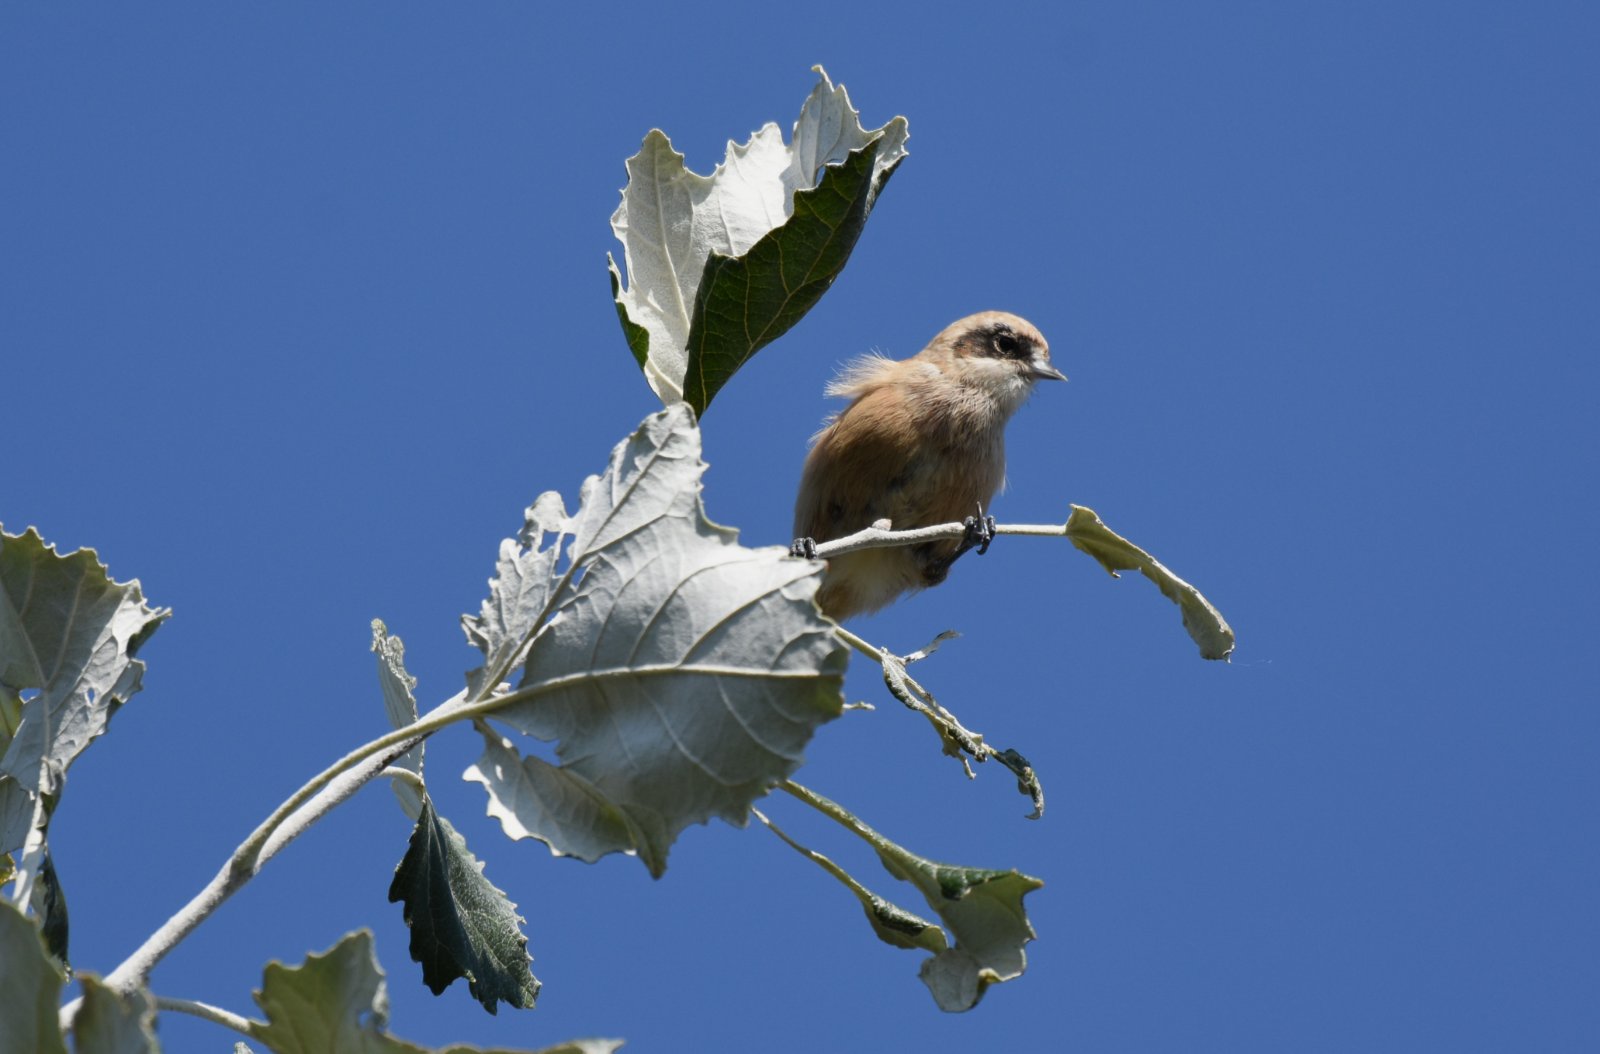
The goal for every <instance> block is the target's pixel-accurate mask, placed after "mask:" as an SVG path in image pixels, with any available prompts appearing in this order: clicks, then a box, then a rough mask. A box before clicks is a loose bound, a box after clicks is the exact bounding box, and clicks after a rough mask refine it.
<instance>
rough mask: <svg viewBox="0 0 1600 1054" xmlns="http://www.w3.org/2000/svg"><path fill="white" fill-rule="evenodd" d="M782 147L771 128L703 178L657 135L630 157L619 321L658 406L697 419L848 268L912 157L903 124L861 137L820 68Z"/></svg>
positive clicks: (620, 231) (843, 96)
mask: <svg viewBox="0 0 1600 1054" xmlns="http://www.w3.org/2000/svg"><path fill="white" fill-rule="evenodd" d="M814 69H815V71H816V73H817V75H818V77H819V82H818V84H817V86H816V88H815V89H813V90H812V92H811V95H810V97H808V98H807V99H806V102H805V105H804V106H803V107H802V108H801V111H800V117H799V119H798V120H797V121H796V122H795V126H794V134H793V143H792V145H789V146H785V144H784V142H783V134H782V132H780V131H779V129H778V126H777V125H776V124H773V123H768V124H766V125H764V126H763V127H762V128H761V129H760V130H759V131H757V132H756V133H755V134H754V135H753V136H751V138H750V139H749V140H748V141H747V142H745V143H742V144H734V143H729V144H728V153H727V157H726V158H725V159H724V161H723V163H722V164H720V165H718V166H717V168H716V169H715V170H714V171H713V172H712V174H711V175H710V176H701V175H698V174H696V173H694V172H690V171H689V170H688V169H687V168H685V167H684V163H683V160H684V159H683V155H682V154H679V153H677V152H676V151H675V150H673V149H672V143H671V141H670V140H668V139H667V137H666V135H665V134H664V133H662V132H661V131H659V130H652V131H651V132H650V134H649V135H647V136H645V139H644V144H643V145H642V146H641V147H640V150H639V153H638V154H636V155H634V156H633V157H631V158H629V159H628V163H627V167H628V185H627V186H626V187H624V188H623V192H622V204H621V205H620V206H619V207H618V208H617V211H616V213H615V214H614V215H613V216H612V217H611V227H612V230H613V231H614V232H615V233H616V236H617V238H618V240H620V241H621V242H622V244H623V248H624V258H625V261H626V263H627V269H628V284H627V287H626V288H624V286H623V281H622V276H621V274H620V273H619V272H618V270H617V265H616V261H615V260H611V261H610V272H611V292H612V298H613V300H614V301H615V303H616V306H617V317H618V319H619V320H620V321H621V323H622V328H623V334H624V336H625V338H626V339H627V341H628V346H629V348H631V349H632V351H633V353H634V357H635V358H636V359H638V361H639V364H640V366H641V367H642V368H643V370H644V373H645V378H646V380H648V381H649V383H650V387H651V388H652V389H654V390H655V392H656V394H657V395H659V396H660V397H661V400H662V402H664V403H667V404H669V405H670V404H671V403H674V402H676V401H678V400H679V399H684V400H687V401H688V402H689V404H690V405H691V406H692V407H693V408H694V409H695V411H696V412H697V413H699V412H702V411H704V410H705V408H706V407H707V406H708V405H709V404H710V402H711V400H712V399H713V398H714V397H715V396H716V394H717V392H718V391H719V390H720V389H721V388H722V386H723V385H724V384H726V383H727V381H728V379H729V378H730V377H732V376H733V373H734V371H736V370H737V369H738V368H739V367H740V366H742V365H743V364H744V363H745V361H746V360H748V359H749V358H750V356H752V355H754V354H755V353H756V352H757V351H758V350H760V349H761V348H762V347H764V346H766V345H767V344H769V343H771V342H772V341H773V340H776V339H777V338H778V337H780V336H782V335H783V334H784V333H785V332H787V331H788V329H789V328H790V327H791V326H793V325H794V324H795V323H796V322H798V321H799V320H800V318H801V317H802V316H803V315H805V313H806V312H807V311H809V310H810V309H811V307H812V306H813V305H814V304H816V302H817V300H818V299H819V298H820V297H821V296H822V294H823V293H824V292H826V291H827V288H828V286H830V285H831V284H832V283H833V280H834V279H835V278H836V277H838V275H839V272H840V271H842V270H843V269H844V265H845V262H846V261H847V260H848V259H849V257H850V252H851V250H852V249H853V248H854V247H855V243H856V239H857V238H859V237H860V235H861V230H862V227H863V226H864V225H865V223H866V220H867V215H868V214H869V213H870V212H871V211H872V206H873V204H874V203H875V202H876V200H877V196H878V193H879V192H880V191H881V190H882V189H883V187H884V184H885V183H887V182H888V179H889V176H890V175H891V174H893V172H894V170H895V168H896V166H898V165H899V163H900V161H901V160H902V159H903V158H904V157H905V155H906V148H905V142H906V138H907V135H908V133H907V128H906V120H905V118H903V117H896V118H895V119H894V120H892V121H890V122H889V123H888V124H886V125H884V126H883V127H882V128H876V129H872V130H871V131H868V130H866V129H864V128H862V126H861V120H860V114H859V113H858V112H857V111H856V110H855V109H854V108H853V107H852V106H851V105H850V97H849V95H848V94H847V93H846V92H845V90H844V87H843V86H842V85H840V86H837V87H836V86H835V85H834V84H833V83H832V82H831V81H830V80H829V79H828V75H827V73H826V72H825V71H824V70H823V69H822V67H821V66H817V67H814Z"/></svg>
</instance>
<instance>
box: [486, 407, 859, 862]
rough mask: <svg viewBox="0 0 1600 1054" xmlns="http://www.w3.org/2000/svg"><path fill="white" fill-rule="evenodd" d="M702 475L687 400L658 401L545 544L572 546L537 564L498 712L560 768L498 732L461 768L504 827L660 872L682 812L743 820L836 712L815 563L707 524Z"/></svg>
mask: <svg viewBox="0 0 1600 1054" xmlns="http://www.w3.org/2000/svg"><path fill="white" fill-rule="evenodd" d="M704 471H705V463H704V462H703V461H701V460H700V432H699V429H698V428H697V427H696V425H695V422H694V415H693V413H692V411H690V410H689V408H688V407H687V406H685V405H684V404H682V403H679V404H677V405H675V406H673V407H669V408H668V409H666V410H663V411H662V412H660V413H658V414H655V415H654V416H652V417H649V418H647V419H646V420H645V422H644V423H643V425H641V426H640V428H639V429H638V431H636V432H635V433H634V434H633V435H632V436H631V437H629V438H628V439H627V440H625V441H623V442H622V443H621V444H620V445H618V447H617V448H616V450H614V451H613V452H612V455H611V462H610V464H609V465H608V467H607V468H606V471H605V472H604V474H602V475H600V476H593V477H590V478H589V480H588V481H587V482H586V483H585V484H584V486H583V496H582V505H581V507H580V508H579V509H578V510H577V512H575V513H574V514H572V516H570V517H568V518H565V519H562V520H561V522H560V525H559V527H560V529H559V530H558V531H557V532H556V533H555V536H554V537H553V538H552V539H550V540H549V546H550V548H551V549H557V548H560V547H562V546H566V547H567V555H568V557H569V559H568V561H567V563H566V564H565V565H564V567H561V568H557V567H556V566H555V564H554V562H553V561H551V562H550V563H549V564H548V566H550V567H551V568H552V570H551V575H552V583H551V585H550V587H549V589H548V593H547V600H546V605H545V609H544V611H542V612H541V613H540V614H539V617H538V618H537V619H535V620H534V623H533V625H532V626H531V628H529V629H528V630H527V631H526V632H527V634H528V635H529V636H531V644H529V645H528V646H527V648H526V656H527V657H526V660H525V662H524V664H523V668H522V675H521V680H520V682H519V683H518V685H517V690H516V691H515V692H514V693H512V694H511V695H509V696H507V697H506V698H507V700H508V702H507V704H506V705H504V706H502V707H501V708H499V709H497V710H494V711H493V716H494V717H495V718H496V719H498V720H502V721H505V722H506V723H508V724H510V725H512V726H513V727H515V728H516V729H518V730H519V731H521V732H525V733H527V734H529V735H531V736H535V737H537V738H539V739H543V740H550V741H555V742H556V744H557V747H556V754H557V755H558V757H559V758H560V764H559V766H550V765H548V764H545V763H542V762H541V763H539V764H534V765H531V766H523V765H520V764H518V761H519V760H520V758H519V755H517V753H516V752H515V750H514V749H512V746H511V744H510V743H509V742H503V743H500V744H491V746H493V747H495V748H496V749H495V750H494V751H493V753H494V755H495V756H494V757H493V758H486V760H485V762H483V763H480V764H479V765H478V766H476V767H475V768H474V769H473V770H472V771H471V772H470V773H469V774H468V778H470V779H474V780H478V781H479V782H482V783H483V784H484V786H485V788H486V789H487V790H488V792H489V794H490V799H491V801H490V811H491V812H492V813H493V814H494V815H496V816H498V817H499V818H500V819H501V822H502V825H503V826H504V827H505V830H506V833H507V834H509V835H511V836H512V837H530V836H531V837H535V838H539V839H541V840H543V841H545V842H546V843H547V844H548V845H550V847H551V848H552V849H553V850H555V851H556V852H558V853H571V854H573V855H577V856H580V857H582V858H585V859H592V858H593V857H595V856H597V855H600V854H602V853H604V852H609V851H615V850H622V851H629V852H636V853H637V854H638V855H639V857H640V858H641V859H642V860H643V861H644V863H645V865H646V866H647V867H648V868H649V869H650V871H651V873H652V874H655V875H659V874H661V872H662V871H663V870H664V869H665V868H666V861H667V852H668V849H669V848H670V846H671V844H672V842H673V840H674V839H675V838H676V837H677V836H678V834H679V833H680V832H682V831H683V830H684V828H686V827H688V826H689V825H690V824H694V823H704V822H706V821H708V820H710V819H711V818H712V817H721V818H722V819H724V820H726V821H728V822H729V823H733V824H736V825H739V826H743V825H744V824H745V823H746V822H748V818H749V812H750V805H751V802H753V801H754V800H755V799H756V798H758V797H760V796H761V795H763V794H765V793H766V792H767V791H768V790H770V789H771V788H772V786H773V785H774V784H775V783H776V782H777V781H778V780H780V779H783V778H784V777H786V776H788V775H789V774H790V773H792V772H793V771H794V770H795V769H796V768H798V767H799V766H800V763H801V760H802V753H803V751H804V749H805V747H806V744H807V743H808V742H809V741H810V739H811V736H812V734H813V733H814V732H815V730H816V728H817V726H818V725H820V724H822V723H823V722H824V721H827V720H830V719H831V718H833V717H836V716H837V715H838V714H839V713H840V710H841V708H842V705H843V697H842V695H841V682H842V678H843V674H844V666H845V650H844V646H843V645H842V644H840V643H839V641H838V639H837V638H836V637H835V636H834V633H833V625H832V623H830V622H828V621H826V620H825V619H823V618H822V617H821V616H820V615H818V614H817V610H816V606H815V604H814V602H813V600H812V596H813V594H814V593H815V592H816V589H817V584H818V581H819V577H820V572H821V570H822V565H821V564H820V563H817V562H815V561H809V560H796V559H793V558H791V557H790V556H788V553H787V550H785V549H779V548H767V549H746V548H744V547H742V546H740V545H739V543H738V541H737V532H735V531H732V530H729V529H728V528H725V527H718V526H716V525H714V524H712V523H711V522H710V521H709V520H707V519H706V517H705V514H704V512H703V511H702V508H701V504H700V476H701V474H702V473H703V472H704ZM524 542H525V543H526V544H529V545H532V546H534V547H537V546H539V545H542V544H543V543H544V539H543V537H542V532H534V533H533V534H528V533H525V534H524ZM513 555H514V554H513ZM523 555H524V556H526V554H523ZM530 562H531V563H535V564H538V565H539V566H546V565H545V564H544V563H543V562H542V561H537V560H535V561H528V560H524V561H522V562H521V563H519V562H518V560H517V559H515V558H513V559H511V560H510V562H509V563H508V554H506V553H505V552H504V551H502V557H501V566H502V567H506V566H517V567H522V566H524V565H525V564H526V563H530ZM528 591H529V590H528V589H527V588H526V587H523V586H519V588H518V592H520V593H527V592H528ZM480 646H481V647H483V648H484V650H485V656H486V657H490V656H492V655H493V654H506V653H508V652H507V648H508V647H509V653H513V654H522V651H521V649H520V647H519V646H498V647H497V643H496V642H495V641H493V640H487V639H485V640H483V641H481V642H480Z"/></svg>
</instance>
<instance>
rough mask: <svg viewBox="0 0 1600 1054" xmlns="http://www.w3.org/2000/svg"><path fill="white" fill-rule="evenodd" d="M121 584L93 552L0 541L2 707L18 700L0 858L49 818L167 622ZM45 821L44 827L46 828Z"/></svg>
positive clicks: (5, 773)
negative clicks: (51, 801)
mask: <svg viewBox="0 0 1600 1054" xmlns="http://www.w3.org/2000/svg"><path fill="white" fill-rule="evenodd" d="M170 614H171V611H169V610H167V609H156V608H151V607H149V606H148V605H146V604H145V602H144V596H143V594H142V592H141V591H140V588H139V583H138V582H136V581H135V582H126V583H119V582H115V581H113V580H112V579H111V578H110V577H109V576H108V575H107V574H106V569H105V567H104V566H103V565H102V564H101V563H100V560H99V558H98V556H96V554H95V552H94V550H92V549H79V550H78V551H77V552H74V553H71V554H69V555H67V556H62V555H60V554H59V553H57V552H56V551H55V547H54V546H47V545H45V543H44V539H42V538H40V537H39V534H38V532H36V531H34V530H33V529H32V528H29V529H28V530H27V531H26V532H25V533H23V534H21V535H12V534H5V533H3V532H0V703H5V706H6V708H9V706H10V705H12V701H14V700H16V699H21V700H22V705H21V708H20V713H21V718H20V723H19V724H18V725H17V726H16V732H15V734H14V735H13V736H11V737H10V741H9V743H7V744H6V747H5V752H4V754H3V755H0V853H4V852H11V851H12V850H15V849H18V848H21V847H22V845H23V843H24V842H25V841H26V840H27V839H28V837H29V833H30V831H36V830H39V829H40V825H41V824H42V822H43V821H44V820H47V819H48V816H47V815H45V813H47V810H46V811H41V810H40V809H38V808H37V804H38V802H39V800H40V799H41V798H42V797H46V796H52V795H59V793H60V787H61V783H62V780H63V777H64V775H65V773H66V770H67V767H68V766H69V765H71V764H72V762H73V761H74V760H75V759H76V758H77V757H78V755H79V754H81V753H82V752H83V750H84V749H85V748H86V747H87V746H88V745H89V743H90V741H92V740H93V739H94V738H95V737H96V736H98V735H100V733H102V732H104V731H105V728H106V723H107V722H108V721H109V720H110V718H111V715H112V714H113V713H114V712H115V711H116V710H117V708H118V707H120V706H121V705H122V704H123V703H125V702H127V701H128V699H129V698H131V697H132V696H133V694H134V693H135V692H137V691H138V690H139V687H140V679H141V678H142V677H143V675H144V663H142V662H139V661H138V660H136V659H135V658H134V657H133V656H134V654H135V653H136V652H137V651H138V650H139V648H140V646H141V645H143V644H144V642H145V641H147V640H149V638H150V635H151V634H152V633H154V632H155V631H156V629H157V628H158V627H159V626H160V625H161V623H162V621H164V620H165V619H166V618H167V617H168V616H169V615H170ZM41 816H43V819H41Z"/></svg>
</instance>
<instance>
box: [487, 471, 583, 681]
mask: <svg viewBox="0 0 1600 1054" xmlns="http://www.w3.org/2000/svg"><path fill="white" fill-rule="evenodd" d="M570 532H571V524H570V520H569V519H568V517H567V510H566V508H565V506H563V505H562V502H561V495H559V494H557V493H556V492H555V491H545V492H544V493H543V494H541V495H539V497H538V499H537V500H535V501H534V503H533V504H532V505H530V506H528V509H527V511H526V512H524V513H523V523H522V530H521V531H520V532H518V535H517V537H516V538H507V539H506V540H505V541H503V542H501V543H500V559H499V562H498V563H497V564H496V565H495V575H494V577H493V578H491V579H490V580H489V598H488V599H487V600H485V601H484V602H483V606H482V610H481V611H480V612H479V614H478V615H476V616H472V615H463V616H461V628H462V629H463V630H464V631H466V634H467V643H469V644H471V645H472V646H473V647H475V648H477V649H478V650H479V651H481V652H483V657H484V660H485V661H484V665H482V666H480V667H478V668H477V669H476V670H473V671H472V672H470V673H469V674H467V692H468V695H469V696H470V698H471V699H473V700H479V699H486V698H488V697H489V696H490V695H491V694H492V693H493V692H494V691H495V690H496V689H497V688H498V686H499V683H500V681H501V679H502V678H505V677H509V676H510V675H511V672H512V670H513V669H514V668H515V667H516V666H518V665H520V662H521V660H522V659H523V658H524V657H525V654H524V653H525V651H526V649H527V646H528V641H529V640H530V639H531V637H532V634H533V631H534V630H535V629H537V628H538V626H539V623H540V621H541V620H542V619H543V618H544V617H545V616H546V615H547V614H548V613H549V612H548V610H547V608H548V604H549V601H550V591H551V589H553V588H554V587H555V585H556V582H557V581H558V579H559V576H558V575H557V574H556V572H555V567H556V561H557V560H558V559H559V558H560V556H561V552H560V548H559V546H557V545H551V546H549V547H548V548H545V549H541V548H539V546H540V545H541V544H542V543H543V541H544V536H545V535H546V534H555V535H556V536H557V538H559V537H560V536H561V535H563V534H568V533H570Z"/></svg>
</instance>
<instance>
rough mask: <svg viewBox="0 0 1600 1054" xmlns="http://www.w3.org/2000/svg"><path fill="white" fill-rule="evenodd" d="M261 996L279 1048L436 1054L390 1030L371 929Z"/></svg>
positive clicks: (574, 1051) (303, 1052)
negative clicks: (400, 1037) (387, 1026)
mask: <svg viewBox="0 0 1600 1054" xmlns="http://www.w3.org/2000/svg"><path fill="white" fill-rule="evenodd" d="M255 997H256V1003H257V1004H258V1005H259V1006H260V1007H261V1009H262V1010H263V1011H265V1013H266V1015H267V1020H266V1021H265V1022H260V1021H257V1022H252V1023H251V1028H250V1035H251V1038H252V1039H256V1040H259V1041H260V1042H262V1043H264V1044H266V1046H267V1048H268V1049H269V1050H272V1051H274V1052H275V1054H329V1052H332V1051H337V1052H338V1054H428V1052H427V1050H426V1048H423V1047H418V1046H415V1045H414V1044H411V1043H407V1042H406V1041H404V1040H402V1039H397V1038H395V1037H394V1036H391V1035H389V1034H388V1032H386V1031H385V1030H384V1026H385V1025H386V1024H387V1023H388V1019H389V996H388V992H387V991H386V986H385V984H384V979H383V970H382V969H380V968H379V967H378V960H377V959H376V958H375V957H374V955H373V953H372V934H370V933H368V932H367V931H366V930H360V931H358V932H356V933H351V934H347V935H346V936H345V937H344V939H343V940H341V941H340V942H339V943H338V944H336V945H334V946H333V947H332V948H330V949H328V950H327V951H326V952H324V953H323V954H321V955H308V956H307V957H306V961H305V962H304V963H303V964H302V965H300V966H285V965H283V964H282V963H277V962H274V963H268V964H267V968H266V970H265V971H264V973H263V977H262V985H261V990H260V991H259V992H257V993H255ZM51 1019H52V1020H54V1012H53V1011H52V1015H51ZM621 1045H622V1041H621V1040H615V1039H583V1040H574V1041H572V1042H568V1043H563V1044H558V1045H557V1046H554V1047H546V1048H543V1049H542V1050H539V1051H518V1050H512V1049H510V1048H503V1047H496V1048H494V1049H492V1050H484V1049H480V1048H478V1047H473V1046H466V1045H461V1044H453V1045H451V1046H449V1047H441V1048H438V1049H437V1051H436V1054H611V1052H612V1051H614V1050H616V1048H617V1047H619V1046H621Z"/></svg>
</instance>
